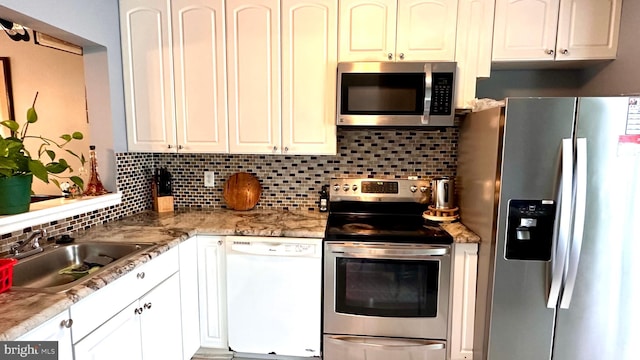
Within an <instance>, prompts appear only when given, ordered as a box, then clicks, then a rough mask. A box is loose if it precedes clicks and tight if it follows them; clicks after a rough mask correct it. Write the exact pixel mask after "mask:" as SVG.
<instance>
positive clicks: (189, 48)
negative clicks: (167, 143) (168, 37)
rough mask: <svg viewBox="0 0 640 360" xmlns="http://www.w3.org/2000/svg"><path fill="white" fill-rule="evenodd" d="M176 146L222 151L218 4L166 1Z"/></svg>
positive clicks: (212, 1)
mask: <svg viewBox="0 0 640 360" xmlns="http://www.w3.org/2000/svg"><path fill="white" fill-rule="evenodd" d="M171 10H172V25H173V27H172V28H173V51H174V57H173V59H174V76H175V96H176V99H175V101H176V125H177V126H176V127H177V141H178V146H179V147H180V146H181V147H182V150H183V151H188V152H226V151H227V88H226V64H225V61H226V59H225V39H224V4H223V0H172V1H171Z"/></svg>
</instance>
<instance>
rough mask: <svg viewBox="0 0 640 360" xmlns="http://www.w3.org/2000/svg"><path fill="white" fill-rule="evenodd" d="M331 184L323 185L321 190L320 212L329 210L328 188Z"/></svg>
mask: <svg viewBox="0 0 640 360" xmlns="http://www.w3.org/2000/svg"><path fill="white" fill-rule="evenodd" d="M328 187H329V185H322V190H320V212H327V210H328V208H329V192H327V188H328Z"/></svg>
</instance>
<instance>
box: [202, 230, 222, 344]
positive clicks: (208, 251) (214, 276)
mask: <svg viewBox="0 0 640 360" xmlns="http://www.w3.org/2000/svg"><path fill="white" fill-rule="evenodd" d="M197 241H198V284H199V286H198V288H199V289H200V292H199V296H198V297H199V301H200V345H201V346H202V347H207V348H223V349H226V348H228V340H227V317H226V313H227V305H226V297H227V294H226V273H225V261H224V242H223V238H222V237H220V236H198V237H197Z"/></svg>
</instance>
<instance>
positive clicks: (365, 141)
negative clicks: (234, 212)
mask: <svg viewBox="0 0 640 360" xmlns="http://www.w3.org/2000/svg"><path fill="white" fill-rule="evenodd" d="M457 140H458V129H457V128H443V129H438V130H431V131H424V130H379V129H375V130H371V129H368V130H362V129H339V131H338V154H337V155H334V156H308V155H296V156H293V155H292V156H287V155H230V154H154V162H155V165H156V166H158V167H166V168H167V169H168V170H169V172H171V174H172V175H173V178H174V182H173V190H174V203H175V205H176V206H178V207H203V208H204V207H212V208H224V207H225V203H224V198H223V195H222V192H223V189H224V181H225V180H226V179H227V178H228V177H229V176H231V175H232V174H233V173H235V172H238V171H245V172H248V173H251V174H253V175H254V176H256V177H257V178H258V179H259V180H260V183H261V185H262V194H261V197H260V201H259V202H258V204H257V205H256V207H257V208H271V209H274V208H278V209H288V210H294V209H303V210H317V201H318V192H319V191H320V189H321V186H322V185H323V184H329V180H330V179H331V178H332V177H371V178H372V177H381V178H394V177H395V178H402V177H407V176H418V177H420V178H431V177H433V176H436V175H446V176H455V172H456V153H457V142H458V141H457ZM205 171H214V172H215V177H216V181H215V187H212V188H206V187H204V172H205Z"/></svg>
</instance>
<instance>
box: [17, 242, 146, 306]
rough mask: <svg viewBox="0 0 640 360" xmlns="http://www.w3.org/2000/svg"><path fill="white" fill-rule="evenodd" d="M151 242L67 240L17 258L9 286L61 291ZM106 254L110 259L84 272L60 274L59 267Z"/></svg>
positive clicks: (131, 255)
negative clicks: (65, 243)
mask: <svg viewBox="0 0 640 360" xmlns="http://www.w3.org/2000/svg"><path fill="white" fill-rule="evenodd" d="M153 245H155V244H132V243H110V242H87V243H79V244H69V245H63V246H59V247H54V248H50V249H46V250H45V251H43V252H41V253H39V254H37V255H33V256H30V257H27V258H24V259H22V260H20V261H19V262H18V263H17V264H16V265H15V266H14V267H13V287H12V288H11V289H12V290H32V291H34V290H36V291H43V292H49V293H56V292H62V291H65V290H67V289H69V288H71V287H73V286H75V285H77V284H79V283H81V282H84V281H87V280H89V279H91V277H93V276H95V275H96V274H99V273H101V272H103V271H104V270H105V269H108V268H112V267H114V266H116V265H118V264H120V263H122V262H124V261H126V260H127V259H129V258H131V257H133V256H134V255H137V254H139V253H142V252H144V251H145V250H146V249H148V248H149V247H151V246H153ZM90 256H91V257H93V258H95V256H108V257H110V258H112V259H113V262H111V263H109V264H107V265H105V266H102V267H100V268H99V269H97V270H96V271H92V272H91V273H88V274H85V275H83V274H66V273H65V274H60V273H59V272H60V270H62V269H65V268H68V267H70V266H72V265H82V264H83V263H84V261H85V260H86V259H87V258H88V257H90Z"/></svg>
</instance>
